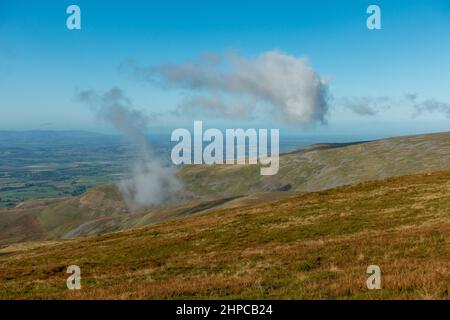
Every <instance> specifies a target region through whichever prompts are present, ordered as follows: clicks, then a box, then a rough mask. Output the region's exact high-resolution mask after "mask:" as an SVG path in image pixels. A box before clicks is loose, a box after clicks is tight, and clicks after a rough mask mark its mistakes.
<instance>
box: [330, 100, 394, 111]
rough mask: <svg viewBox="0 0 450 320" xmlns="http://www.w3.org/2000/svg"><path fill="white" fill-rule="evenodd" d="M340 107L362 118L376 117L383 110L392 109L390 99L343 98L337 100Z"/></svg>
mask: <svg viewBox="0 0 450 320" xmlns="http://www.w3.org/2000/svg"><path fill="white" fill-rule="evenodd" d="M337 104H338V106H342V107H344V108H346V109H348V110H350V111H352V112H354V113H356V114H358V115H360V116H374V115H376V114H378V113H379V112H380V111H381V110H383V109H388V108H390V107H391V104H392V101H391V99H390V98H389V97H384V96H381V97H368V96H364V97H342V98H340V99H338V100H337Z"/></svg>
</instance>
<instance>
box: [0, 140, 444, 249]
mask: <svg viewBox="0 0 450 320" xmlns="http://www.w3.org/2000/svg"><path fill="white" fill-rule="evenodd" d="M444 168H450V133H436V134H428V135H417V136H407V137H397V138H390V139H384V140H378V141H371V142H360V143H351V144H334V143H330V144H319V145H313V146H310V147H306V148H301V149H298V150H295V151H293V152H290V153H288V154H284V155H282V156H281V159H280V170H279V173H278V174H277V175H274V176H261V175H260V170H259V167H258V166H255V165H239V166H238V165H233V166H230V165H215V166H208V165H192V166H185V167H184V168H183V169H182V170H181V171H180V172H179V176H180V177H181V179H182V180H183V181H184V184H185V188H184V190H183V192H182V194H179V195H178V199H179V201H178V202H176V203H166V204H163V205H162V206H160V207H156V208H149V209H145V210H142V211H140V212H135V213H132V214H131V213H130V212H128V210H127V208H126V206H125V205H124V203H123V201H122V199H121V196H120V193H118V192H117V190H116V188H115V186H114V185H102V186H99V187H95V188H93V189H91V190H89V191H87V193H85V194H83V195H81V196H77V197H68V198H60V199H50V200H40V201H37V200H35V201H27V202H25V203H23V204H21V205H19V206H18V207H16V208H13V209H1V210H0V244H8V243H13V242H20V241H29V240H43V239H45V240H57V239H68V238H74V237H78V236H86V235H97V234H102V233H105V232H111V231H117V230H124V229H128V228H132V227H140V226H145V225H148V224H152V223H155V222H160V221H163V220H167V219H171V218H176V217H180V216H185V215H190V214H194V213H199V212H206V211H211V210H216V209H219V208H234V207H239V206H242V205H249V204H258V203H265V202H268V201H273V200H276V199H282V198H284V197H288V196H290V195H291V194H298V193H305V192H313V191H320V190H326V189H330V188H334V187H337V186H342V185H352V184H357V183H360V182H364V181H370V180H380V179H384V178H387V177H393V176H403V175H409V174H416V173H421V172H430V171H433V170H439V169H444Z"/></svg>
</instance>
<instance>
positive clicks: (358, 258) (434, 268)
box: [0, 170, 450, 299]
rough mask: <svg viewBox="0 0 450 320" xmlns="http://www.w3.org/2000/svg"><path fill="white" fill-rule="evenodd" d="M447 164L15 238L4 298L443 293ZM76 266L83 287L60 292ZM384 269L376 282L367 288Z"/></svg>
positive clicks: (449, 217) (0, 287) (2, 278)
mask: <svg viewBox="0 0 450 320" xmlns="http://www.w3.org/2000/svg"><path fill="white" fill-rule="evenodd" d="M449 208H450V170H446V171H438V172H434V173H428V174H420V175H413V176H405V177H397V178H389V179H387V180H385V181H378V182H377V181H373V182H366V183H362V184H357V185H354V186H345V187H339V188H335V189H331V190H327V191H321V192H314V193H307V194H295V195H291V196H290V197H287V198H284V199H280V200H275V201H271V202H269V203H265V204H254V203H253V204H247V205H245V204H244V205H243V206H239V207H234V208H232V207H231V208H226V209H213V210H210V212H208V213H194V214H191V215H189V216H187V217H182V218H179V219H175V220H171V221H166V222H162V223H159V224H156V225H153V226H148V227H143V228H139V229H132V230H127V231H121V232H116V233H111V234H106V235H102V236H97V237H90V238H84V239H76V240H68V241H62V242H49V243H42V244H36V243H33V244H30V245H26V244H19V245H13V246H11V247H7V248H5V249H3V250H2V251H1V253H2V254H3V255H2V256H0V298H3V299H17V298H33V299H38V298H63V299H79V298H89V299H92V298H108V299H109V298H114V299H125V298H138V299H154V298H162V299H180V298H202V299H203V298H205V299H209V298H227V299H228V298H249V299H251V298H277V299H278V298H294V299H311V298H332V299H357V298H369V299H372V298H373V299H381V298H394V299H406V298H414V299H427V298H439V299H448V298H449V284H450V272H449V270H450V268H449V267H450V209H449ZM71 264H76V265H79V266H80V267H81V272H82V289H81V290H79V291H69V290H68V289H67V288H66V284H65V282H66V278H67V276H68V275H67V274H66V273H65V270H66V267H67V266H68V265H71ZM371 264H376V265H379V266H380V268H381V272H382V290H368V289H367V288H366V279H367V275H366V268H367V266H369V265H371Z"/></svg>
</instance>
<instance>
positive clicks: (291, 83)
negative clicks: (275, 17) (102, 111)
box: [122, 50, 329, 125]
mask: <svg viewBox="0 0 450 320" xmlns="http://www.w3.org/2000/svg"><path fill="white" fill-rule="evenodd" d="M122 70H126V71H127V72H129V73H131V74H132V75H134V76H135V77H137V78H139V79H142V80H145V81H149V82H151V83H153V84H158V85H161V86H164V87H167V88H175V89H183V90H186V91H187V98H185V99H184V100H183V101H182V102H181V103H180V105H179V107H178V110H177V113H178V114H186V113H188V114H206V115H209V116H220V117H227V118H251V117H253V116H254V115H255V111H256V109H257V108H258V107H260V108H262V109H263V110H266V111H267V112H269V113H272V114H273V115H274V116H275V117H277V118H278V119H279V120H281V121H283V122H285V123H289V124H293V125H309V124H314V123H321V122H322V123H323V122H325V117H326V114H327V112H328V109H329V106H328V85H327V82H326V81H325V80H324V79H323V78H322V77H320V76H319V75H318V74H317V72H316V71H314V70H313V69H312V67H311V66H310V65H309V63H308V61H307V59H305V58H303V57H295V56H292V55H288V54H286V53H283V52H281V51H278V50H273V51H268V52H263V53H261V54H259V55H258V56H256V57H255V58H253V59H250V58H245V57H242V56H240V55H238V54H237V53H228V54H225V55H222V56H221V55H217V54H205V55H202V56H201V57H199V58H197V59H195V60H194V61H191V62H186V63H180V64H164V65H157V66H149V67H145V66H139V65H137V64H136V63H135V62H134V61H128V62H126V63H125V64H124V65H122Z"/></svg>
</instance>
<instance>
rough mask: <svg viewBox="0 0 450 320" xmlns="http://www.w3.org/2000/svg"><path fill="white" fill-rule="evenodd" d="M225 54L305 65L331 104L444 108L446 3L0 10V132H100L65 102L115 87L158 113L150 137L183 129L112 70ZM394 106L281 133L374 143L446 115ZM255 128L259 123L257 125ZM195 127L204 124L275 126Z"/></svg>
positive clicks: (165, 94) (161, 105)
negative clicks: (414, 98) (76, 24)
mask: <svg viewBox="0 0 450 320" xmlns="http://www.w3.org/2000/svg"><path fill="white" fill-rule="evenodd" d="M70 4H77V5H79V6H80V8H81V13H82V29H81V30H72V31H70V30H68V29H67V28H66V25H65V23H66V18H67V16H68V15H67V14H66V8H67V6H68V5H70ZM370 4H377V5H379V6H380V8H381V12H382V30H368V29H367V28H366V19H367V14H366V8H367V7H368V6H369V5H370ZM230 49H232V50H236V51H237V52H239V54H240V55H241V56H243V57H249V59H251V57H254V56H257V55H258V54H260V53H262V52H266V51H270V50H274V49H277V50H280V51H282V52H285V53H286V54H289V55H293V56H296V57H303V56H304V57H307V58H308V59H309V61H310V65H311V66H312V67H313V68H314V70H315V71H316V72H317V73H318V74H320V75H321V76H323V77H327V78H329V90H330V92H331V94H332V95H333V96H334V97H367V96H369V97H377V96H387V97H389V98H390V99H393V100H396V101H399V99H401V98H402V97H403V96H404V95H405V94H407V93H415V94H418V95H419V97H420V98H421V99H435V100H437V101H441V102H443V103H447V104H448V103H450V2H449V1H445V0H442V1H398V0H390V1H375V0H373V1H362V0H354V1H351V0H349V1H281V0H278V1H231V0H228V1H186V0H184V1H159V2H156V1H145V2H144V1H133V0H128V1H92V0H91V1H71V2H69V1H56V0H55V1H39V2H37V1H33V2H30V1H20V0H19V1H17V0H15V1H9V0H1V1H0V97H1V100H0V129H86V130H97V131H108V130H109V128H108V126H107V125H104V124H99V123H98V122H97V121H96V119H95V117H93V114H92V112H91V111H90V110H89V109H88V108H86V107H85V106H83V105H81V104H80V103H79V102H77V101H75V99H74V96H75V92H76V91H77V90H85V89H92V90H98V91H100V92H102V91H106V90H108V89H110V88H111V87H114V86H117V87H120V88H122V89H123V90H124V92H125V93H126V95H127V96H128V97H130V98H131V99H132V101H133V105H134V106H135V107H136V108H139V109H142V110H144V112H148V113H158V114H162V116H161V118H159V119H158V120H157V121H155V122H154V123H153V124H152V126H153V127H154V128H165V129H171V128H174V127H178V126H185V125H189V124H192V119H191V118H189V119H188V118H185V117H181V118H180V117H175V116H172V115H170V114H169V113H170V112H171V111H172V110H174V109H175V108H176V107H177V105H179V103H180V99H181V98H180V96H181V95H182V93H180V92H179V91H178V90H167V89H162V88H159V87H155V86H153V85H151V84H149V83H144V82H142V81H138V80H136V79H133V78H131V77H129V76H127V75H125V74H123V73H122V72H120V71H119V68H118V67H119V65H120V64H121V62H123V61H124V60H126V59H129V58H132V59H134V60H136V61H138V62H139V63H140V64H142V65H160V64H162V63H169V62H172V63H183V62H184V61H187V60H189V59H193V58H195V57H197V56H199V55H201V54H203V53H205V52H214V53H219V54H221V53H224V52H226V51H227V50H230ZM413 113H414V110H413V109H411V107H410V106H405V105H403V103H401V102H398V103H396V104H395V105H391V107H390V108H386V109H383V108H382V109H381V110H377V113H376V114H375V115H372V116H364V115H359V114H355V113H354V112H351V111H350V110H348V109H345V108H340V107H338V106H331V108H330V110H329V112H328V113H327V115H326V118H327V124H317V125H316V126H308V127H306V128H305V127H303V126H286V131H290V132H296V133H297V132H298V133H299V134H336V135H337V134H360V135H365V134H375V135H379V136H386V135H395V134H405V133H415V132H431V131H445V130H449V129H450V119H449V118H447V117H446V114H444V113H439V112H434V113H428V112H424V113H422V114H420V115H419V116H417V117H412V114H413ZM258 121H259V122H258ZM258 121H257V122H256V123H247V122H246V121H239V122H236V121H232V122H227V121H225V120H223V119H216V120H213V119H211V120H205V122H207V123H209V124H211V125H217V126H227V127H234V126H236V125H238V124H239V125H242V126H265V127H280V126H284V124H280V123H272V122H271V120H270V117H268V118H264V117H262V119H260V120H258Z"/></svg>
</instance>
